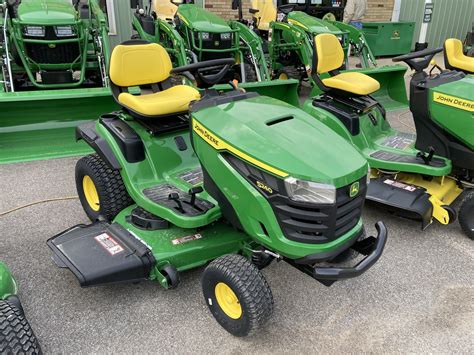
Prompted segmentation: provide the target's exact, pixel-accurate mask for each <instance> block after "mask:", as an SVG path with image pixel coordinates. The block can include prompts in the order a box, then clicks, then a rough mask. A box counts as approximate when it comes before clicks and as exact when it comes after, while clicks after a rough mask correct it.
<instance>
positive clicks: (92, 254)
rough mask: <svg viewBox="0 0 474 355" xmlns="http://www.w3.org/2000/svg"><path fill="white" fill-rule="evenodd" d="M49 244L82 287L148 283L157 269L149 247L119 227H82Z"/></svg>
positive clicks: (66, 232) (57, 258)
mask: <svg viewBox="0 0 474 355" xmlns="http://www.w3.org/2000/svg"><path fill="white" fill-rule="evenodd" d="M47 244H48V246H49V247H50V248H51V250H52V251H53V253H54V254H53V259H54V261H55V262H56V264H57V265H58V266H59V267H64V268H68V269H69V270H71V271H72V273H73V274H74V275H75V276H76V277H77V279H78V280H79V283H80V285H81V286H82V287H87V286H96V285H104V284H110V283H120V282H134V281H139V280H144V279H147V278H148V276H149V274H150V272H151V270H152V268H153V266H154V265H155V258H154V257H153V255H152V253H151V250H150V249H149V248H148V246H147V245H145V244H144V243H143V242H141V241H140V240H139V239H138V238H136V237H135V236H134V235H132V234H131V233H130V232H128V231H127V230H126V229H125V228H123V227H122V226H120V225H119V224H116V223H113V224H108V223H102V222H99V223H94V224H91V225H88V226H86V225H78V226H75V227H72V228H71V229H68V230H66V231H65V232H62V233H61V234H59V235H56V236H54V237H53V238H51V239H49V240H48V242H47Z"/></svg>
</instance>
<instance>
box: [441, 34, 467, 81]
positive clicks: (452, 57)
mask: <svg viewBox="0 0 474 355" xmlns="http://www.w3.org/2000/svg"><path fill="white" fill-rule="evenodd" d="M444 64H445V66H446V68H447V69H451V70H460V71H463V72H465V73H468V74H474V58H473V57H468V56H467V55H465V54H464V53H463V46H462V42H461V41H460V40H459V39H456V38H448V39H447V40H446V41H445V42H444Z"/></svg>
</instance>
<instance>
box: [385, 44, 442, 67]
mask: <svg viewBox="0 0 474 355" xmlns="http://www.w3.org/2000/svg"><path fill="white" fill-rule="evenodd" d="M442 51H443V48H435V49H424V50H422V51H418V52H413V53H408V54H404V55H399V56H398V57H394V58H392V61H393V62H405V63H407V64H408V66H409V67H410V68H412V69H413V70H415V71H416V72H417V73H418V72H422V71H423V70H425V69H426V68H427V67H428V65H430V62H431V60H432V59H433V57H434V56H435V55H436V54H438V53H440V52H442Z"/></svg>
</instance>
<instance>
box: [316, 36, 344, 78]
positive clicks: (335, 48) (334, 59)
mask: <svg viewBox="0 0 474 355" xmlns="http://www.w3.org/2000/svg"><path fill="white" fill-rule="evenodd" d="M314 47H315V51H316V53H315V59H316V69H313V70H316V72H317V73H318V74H323V73H327V72H330V71H332V70H336V69H339V68H340V67H342V65H343V64H344V50H343V49H342V46H341V43H340V42H339V40H338V39H337V37H336V36H335V35H333V34H332V33H321V34H319V35H317V36H316V37H315V38H314Z"/></svg>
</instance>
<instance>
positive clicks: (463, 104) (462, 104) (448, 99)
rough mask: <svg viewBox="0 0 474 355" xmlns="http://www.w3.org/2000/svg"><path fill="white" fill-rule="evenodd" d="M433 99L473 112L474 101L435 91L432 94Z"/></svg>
mask: <svg viewBox="0 0 474 355" xmlns="http://www.w3.org/2000/svg"><path fill="white" fill-rule="evenodd" d="M433 101H434V102H439V103H440V104H443V105H448V106H452V107H456V108H459V109H461V110H464V111H470V112H474V101H471V100H466V99H461V98H459V97H455V96H450V95H445V94H441V93H439V92H435V93H434V94H433Z"/></svg>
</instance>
